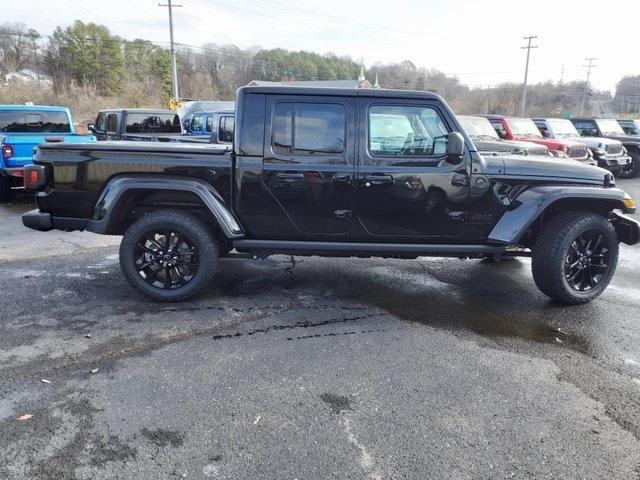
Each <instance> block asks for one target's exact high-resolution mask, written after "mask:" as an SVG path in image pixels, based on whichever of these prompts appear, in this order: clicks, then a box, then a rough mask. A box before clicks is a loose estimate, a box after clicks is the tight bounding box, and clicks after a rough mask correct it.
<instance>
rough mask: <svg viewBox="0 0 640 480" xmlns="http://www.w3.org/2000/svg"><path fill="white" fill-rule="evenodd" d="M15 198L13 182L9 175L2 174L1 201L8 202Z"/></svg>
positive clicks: (0, 176)
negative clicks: (12, 188) (12, 187)
mask: <svg viewBox="0 0 640 480" xmlns="http://www.w3.org/2000/svg"><path fill="white" fill-rule="evenodd" d="M12 198H13V190H11V183H10V182H9V179H8V178H7V177H3V176H2V175H0V202H8V201H9V200H11V199H12Z"/></svg>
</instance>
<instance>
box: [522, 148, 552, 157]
mask: <svg viewBox="0 0 640 480" xmlns="http://www.w3.org/2000/svg"><path fill="white" fill-rule="evenodd" d="M527 153H528V154H529V155H543V156H545V157H546V156H548V155H549V150H548V149H547V147H535V148H528V149H527Z"/></svg>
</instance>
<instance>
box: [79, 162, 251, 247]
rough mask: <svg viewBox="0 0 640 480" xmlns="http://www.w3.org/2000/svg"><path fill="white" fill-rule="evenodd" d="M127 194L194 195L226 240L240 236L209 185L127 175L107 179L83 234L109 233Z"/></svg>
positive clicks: (231, 217) (185, 179) (189, 180)
mask: <svg viewBox="0 0 640 480" xmlns="http://www.w3.org/2000/svg"><path fill="white" fill-rule="evenodd" d="M131 190H175V191H183V192H191V193H193V194H195V195H197V196H198V197H199V198H200V200H201V201H202V203H203V204H204V205H205V207H206V208H207V209H208V210H209V212H211V214H212V215H213V216H214V218H215V219H216V221H217V222H218V225H219V226H220V228H221V229H222V232H223V233H224V235H225V236H226V237H227V238H230V239H235V238H241V237H243V236H244V230H243V229H242V226H241V225H240V223H239V222H238V220H237V219H236V218H235V215H233V212H232V211H231V209H230V208H229V207H228V206H227V204H226V202H225V201H224V200H223V199H222V197H221V196H220V194H219V193H218V192H217V191H216V189H215V188H214V187H213V186H212V185H211V184H209V183H207V182H205V181H203V180H197V179H192V178H180V177H169V176H163V175H145V176H135V175H131V176H118V177H115V178H113V179H111V180H110V181H109V182H108V183H107V185H106V186H105V187H104V189H103V190H102V194H101V195H100V198H99V199H98V202H97V203H96V206H95V208H94V213H93V218H92V219H91V220H90V221H89V222H88V224H87V230H89V231H91V232H96V233H109V229H110V226H111V224H112V220H114V218H115V216H116V215H117V210H118V203H119V201H120V200H121V199H122V197H123V195H124V194H125V193H126V192H129V191H131Z"/></svg>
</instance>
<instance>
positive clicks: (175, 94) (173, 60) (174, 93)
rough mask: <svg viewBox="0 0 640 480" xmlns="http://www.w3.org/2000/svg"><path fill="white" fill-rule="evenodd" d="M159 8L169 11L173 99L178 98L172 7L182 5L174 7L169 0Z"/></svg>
mask: <svg viewBox="0 0 640 480" xmlns="http://www.w3.org/2000/svg"><path fill="white" fill-rule="evenodd" d="M158 6H160V7H167V8H168V10H169V41H170V43H171V47H170V50H171V89H172V92H173V98H179V95H178V67H177V66H176V49H175V45H174V42H173V7H181V6H182V5H174V4H172V3H171V0H167V3H158Z"/></svg>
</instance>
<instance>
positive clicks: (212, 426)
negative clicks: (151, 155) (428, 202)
mask: <svg viewBox="0 0 640 480" xmlns="http://www.w3.org/2000/svg"><path fill="white" fill-rule="evenodd" d="M619 186H621V187H622V188H624V189H625V190H627V191H628V192H629V193H631V194H632V196H634V197H635V198H636V199H640V179H636V180H633V181H626V182H625V181H620V182H619ZM31 208H33V207H32V202H31V201H30V200H29V199H28V198H26V197H20V198H18V199H17V200H16V201H15V202H14V203H12V204H9V205H2V206H0V291H1V292H2V303H1V304H0V452H2V453H1V454H0V478H2V479H56V480H65V479H98V478H99V479H171V478H190V479H208V478H219V479H223V478H224V479H240V478H241V479H292V480H293V479H320V478H322V479H325V478H335V479H347V478H348V479H396V478H412V479H413V478H416V479H425V478H429V479H480V478H482V479H485V478H492V479H493V478H495V479H503V478H523V479H529V478H545V479H603V478H606V479H635V480H637V479H639V478H640V247H639V246H634V247H628V246H624V245H623V246H622V247H621V256H620V263H619V266H618V271H617V273H616V276H615V278H614V281H613V283H612V285H611V286H610V287H609V289H608V290H607V291H606V292H605V294H604V295H603V296H602V297H600V298H599V299H598V300H596V301H594V302H592V303H591V304H588V305H584V306H579V307H561V306H558V305H556V304H554V303H552V302H550V301H549V300H548V299H547V298H546V297H544V296H543V295H542V294H541V293H540V292H539V291H538V290H537V289H536V288H535V285H534V284H533V280H532V279H531V275H530V262H529V260H527V259H518V260H511V261H506V262H502V263H498V264H492V263H487V262H481V261H476V260H468V261H459V260H453V259H429V258H422V259H419V260H415V261H398V260H382V259H370V260H362V259H347V260H344V259H340V260H332V259H320V258H294V259H292V258H290V257H273V258H270V259H267V260H261V261H247V260H239V259H225V260H222V261H221V267H220V272H219V274H218V276H217V277H216V279H215V281H214V282H213V284H212V285H211V287H210V288H209V289H208V290H207V291H206V292H205V293H204V294H202V295H200V296H198V297H197V298H196V299H195V300H193V301H189V302H185V303H180V304H158V303H152V302H149V301H146V300H143V299H141V298H140V297H138V296H137V295H136V294H135V293H133V292H132V291H131V289H130V288H129V286H128V285H127V284H126V283H125V280H124V279H123V277H122V276H121V274H120V271H119V267H118V264H117V262H118V259H117V244H118V240H119V239H118V238H112V237H100V236H95V235H92V234H88V233H66V234H65V233H62V232H48V233H35V232H31V231H29V230H27V229H24V228H22V226H21V224H20V214H21V213H22V212H24V211H26V210H29V209H31ZM25 415H26V416H27V417H28V416H29V415H31V417H28V419H25V420H19V418H25V417H24V416H25Z"/></svg>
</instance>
